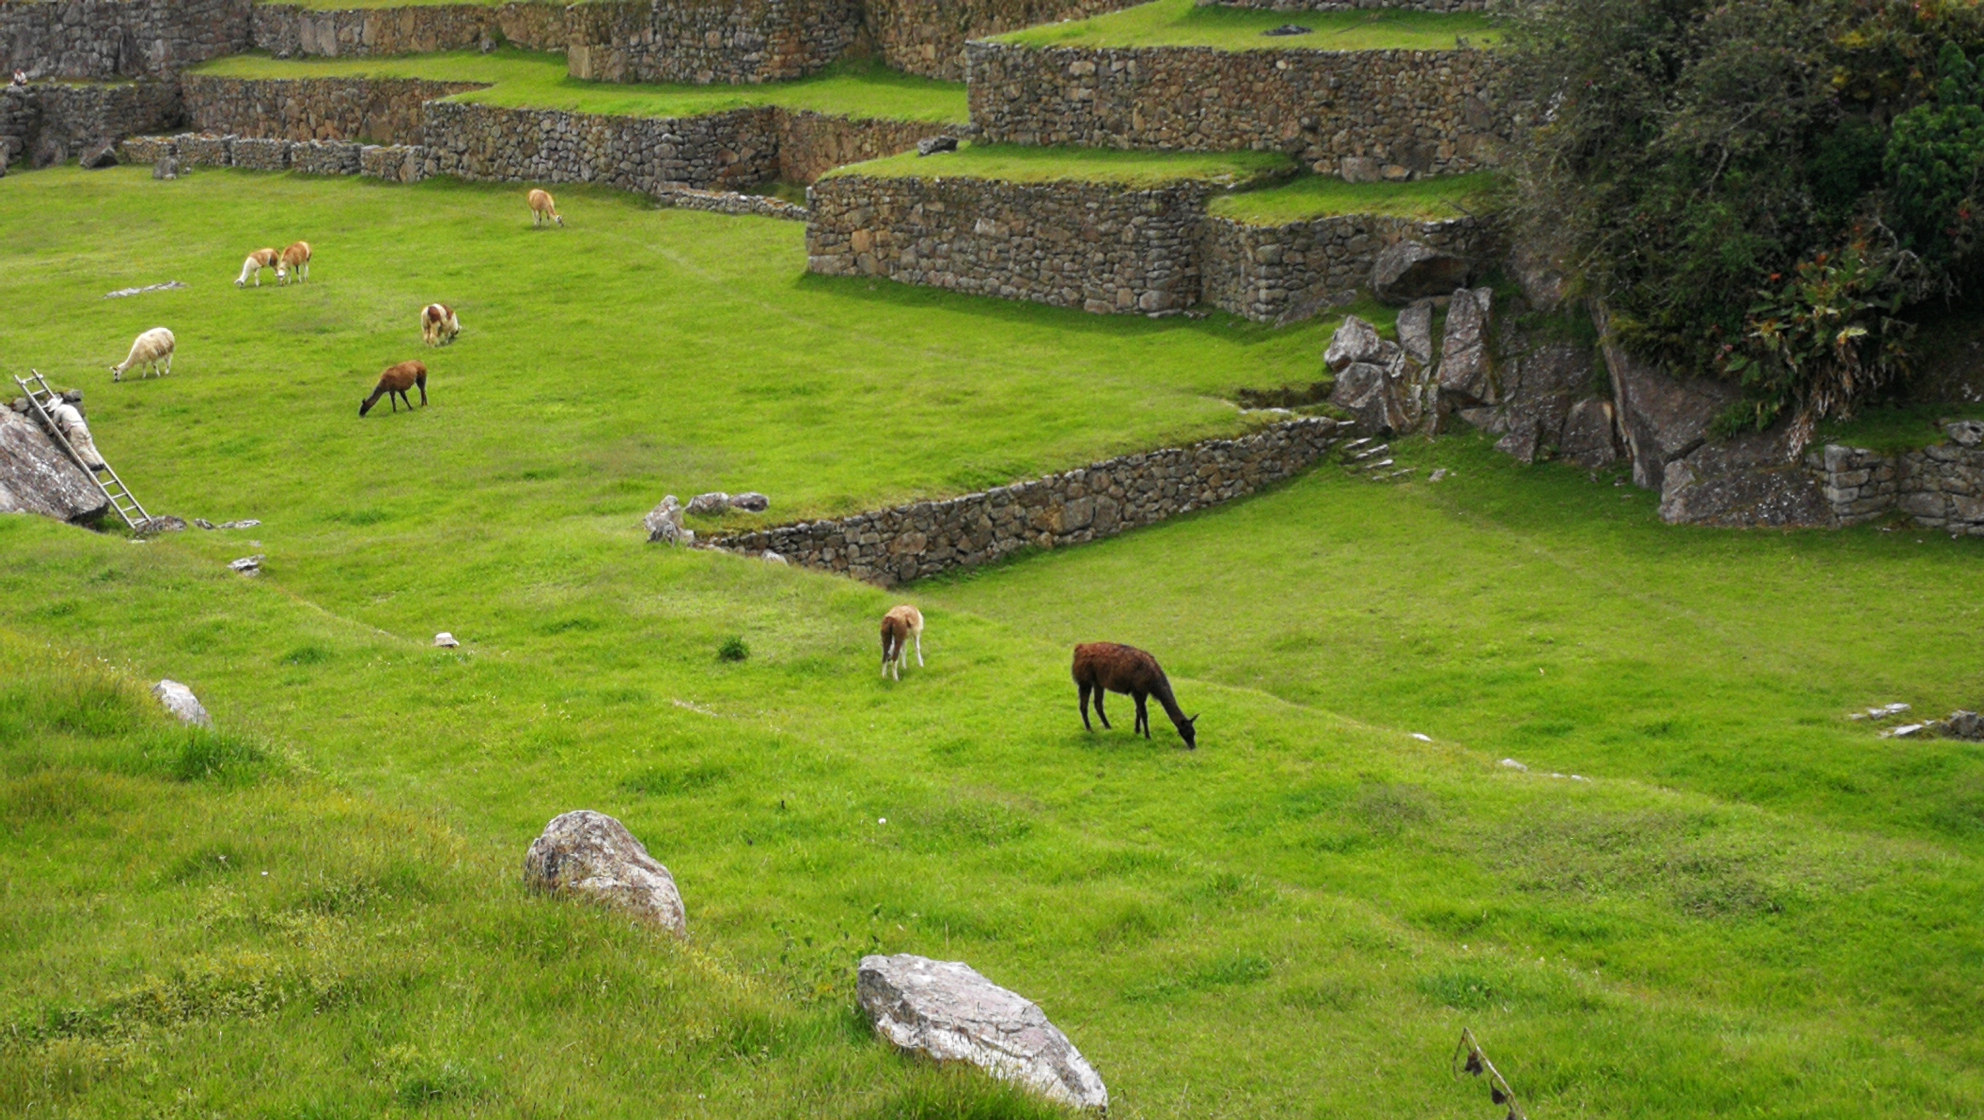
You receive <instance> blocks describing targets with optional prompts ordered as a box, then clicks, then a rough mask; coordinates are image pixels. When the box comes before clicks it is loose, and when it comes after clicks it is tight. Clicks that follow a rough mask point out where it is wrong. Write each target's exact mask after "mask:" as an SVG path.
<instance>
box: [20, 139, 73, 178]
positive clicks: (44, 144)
mask: <svg viewBox="0 0 1984 1120" xmlns="http://www.w3.org/2000/svg"><path fill="white" fill-rule="evenodd" d="M67 162H69V145H67V144H65V143H63V142H62V141H61V140H59V139H57V138H56V137H53V136H43V137H42V138H41V139H40V140H37V141H36V142H35V145H34V153H33V154H32V155H31V156H29V157H28V165H29V166H31V167H33V168H34V169H35V170H36V171H45V170H47V169H48V168H51V167H54V166H56V165H57V164H62V163H67Z"/></svg>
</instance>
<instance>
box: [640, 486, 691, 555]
mask: <svg viewBox="0 0 1984 1120" xmlns="http://www.w3.org/2000/svg"><path fill="white" fill-rule="evenodd" d="M641 524H642V525H643V526H644V527H646V529H647V531H648V543H650V544H656V543H660V544H682V543H685V537H684V534H685V533H686V530H685V529H683V528H682V503H681V502H679V501H677V500H676V498H675V495H673V494H670V495H668V496H667V497H665V498H663V499H662V500H661V504H660V505H657V506H655V507H654V508H653V509H651V510H649V511H648V515H647V516H646V517H644V518H642V519H641Z"/></svg>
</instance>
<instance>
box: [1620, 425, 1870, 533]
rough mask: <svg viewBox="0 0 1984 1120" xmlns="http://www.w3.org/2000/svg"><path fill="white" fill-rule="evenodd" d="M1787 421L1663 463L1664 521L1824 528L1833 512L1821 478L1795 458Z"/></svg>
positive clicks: (1662, 499)
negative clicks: (1821, 483) (1765, 430)
mask: <svg viewBox="0 0 1984 1120" xmlns="http://www.w3.org/2000/svg"><path fill="white" fill-rule="evenodd" d="M1789 429H1790V425H1789V424H1779V425H1778V426H1777V427H1775V428H1773V429H1771V430H1770V431H1767V432H1752V433H1749V434H1747V435H1743V436H1739V437H1737V438H1735V439H1732V440H1727V441H1723V442H1717V443H1705V444H1703V445H1702V446H1700V447H1698V448H1696V449H1695V450H1693V451H1690V452H1689V453H1688V454H1686V455H1684V456H1682V457H1681V458H1679V459H1676V460H1675V461H1673V462H1671V463H1668V464H1666V465H1665V469H1664V470H1663V472H1662V485H1661V490H1660V519H1661V520H1662V521H1665V522H1668V523H1669V524H1687V525H1717V526H1722V527H1724V528H1752V527H1778V528H1794V527H1802V528H1825V527H1828V526H1830V525H1831V524H1832V523H1833V521H1832V516H1833V510H1832V504H1831V503H1829V502H1827V501H1826V497H1825V490H1824V488H1823V487H1822V486H1820V484H1819V480H1818V479H1816V478H1814V477H1813V476H1812V473H1811V472H1810V471H1808V470H1806V469H1805V466H1804V464H1803V463H1802V462H1800V461H1798V460H1797V459H1795V458H1793V457H1792V445H1791V435H1790V430H1789Z"/></svg>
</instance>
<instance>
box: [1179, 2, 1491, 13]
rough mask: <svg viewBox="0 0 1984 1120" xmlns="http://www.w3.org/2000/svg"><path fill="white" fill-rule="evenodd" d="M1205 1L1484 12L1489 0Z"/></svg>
mask: <svg viewBox="0 0 1984 1120" xmlns="http://www.w3.org/2000/svg"><path fill="white" fill-rule="evenodd" d="M1199 3H1200V4H1201V5H1206V6H1214V5H1216V6H1219V7H1224V8H1258V9H1263V10H1266V11H1270V12H1355V11H1366V10H1372V9H1380V8H1397V9H1400V10H1402V11H1408V12H1480V11H1486V10H1487V8H1488V3H1487V0H1199Z"/></svg>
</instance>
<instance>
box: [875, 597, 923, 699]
mask: <svg viewBox="0 0 1984 1120" xmlns="http://www.w3.org/2000/svg"><path fill="white" fill-rule="evenodd" d="M912 638H914V639H915V640H916V665H917V667H918V668H922V667H923V612H922V611H919V610H917V609H916V608H915V607H912V606H910V605H909V604H908V603H904V604H902V605H901V606H899V607H891V608H890V609H889V613H887V614H885V615H883V616H882V675H883V676H885V677H886V676H888V675H889V670H890V669H891V668H893V669H894V670H895V679H897V680H901V679H902V665H903V662H904V661H907V660H908V659H909V655H908V652H907V651H908V648H909V642H910V639H912Z"/></svg>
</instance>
